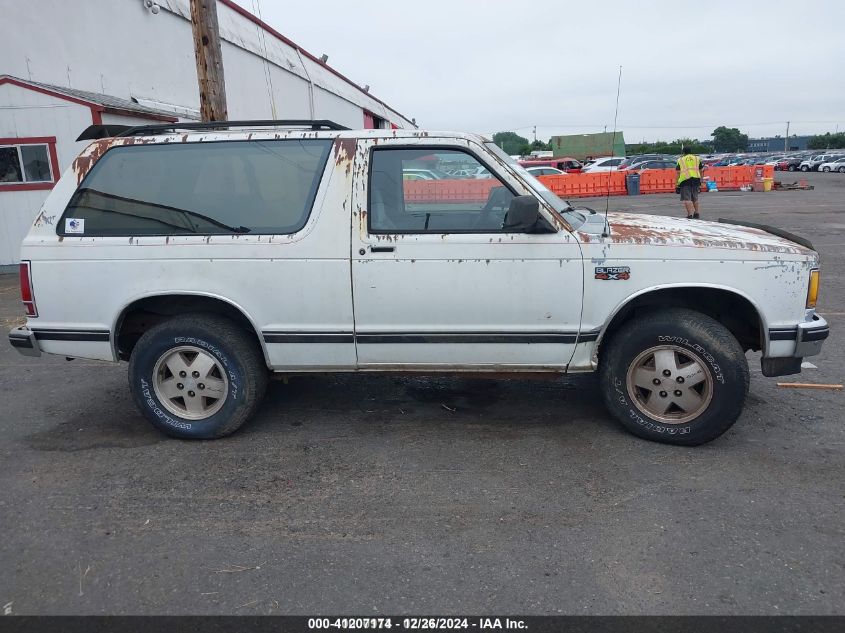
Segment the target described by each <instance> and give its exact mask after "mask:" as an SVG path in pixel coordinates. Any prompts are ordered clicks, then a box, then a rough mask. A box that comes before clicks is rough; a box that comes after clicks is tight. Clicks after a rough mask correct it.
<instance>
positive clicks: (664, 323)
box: [599, 308, 749, 446]
mask: <svg viewBox="0 0 845 633" xmlns="http://www.w3.org/2000/svg"><path fill="white" fill-rule="evenodd" d="M599 371H600V377H601V383H602V390H603V392H604V398H605V403H606V405H607V407H608V409H609V410H610V411H611V413H613V414H614V416H615V417H616V418H617V419H618V420H619V421H620V422H621V423H622V425H623V426H624V427H625V428H626V429H628V430H629V431H630V432H631V433H633V434H634V435H638V436H640V437H643V438H646V439H649V440H654V441H657V442H664V443H667V444H680V445H685V446H696V445H698V444H704V443H705V442H709V441H711V440H714V439H716V438H717V437H719V436H720V435H722V434H723V433H724V432H725V431H727V430H728V429H729V428H730V427H731V426H732V425H733V424H734V422H736V420H737V418H738V417H739V414H740V413H741V412H742V406H743V403H744V401H745V395H746V393H747V391H748V385H749V371H748V362H747V361H746V359H745V354H744V353H743V351H742V348H741V347H740V345H739V343H738V342H737V340H736V338H734V336H733V335H732V334H731V333H730V332H729V331H728V330H727V329H726V328H725V327H724V326H723V325H722V324H720V323H719V322H717V321H715V320H714V319H712V318H710V317H708V316H706V315H704V314H701V313H699V312H695V311H692V310H687V309H680V308H675V309H667V310H663V311H661V312H652V313H649V314H648V315H644V316H640V317H637V318H635V319H633V320H631V321H629V322H627V323H626V324H624V325H623V327H622V328H621V329H620V330H618V331H617V332H615V333H614V334H613V335H612V337H611V338H610V340H608V341H607V342H606V343H605V344H604V349H603V350H602V352H601V362H600V367H599Z"/></svg>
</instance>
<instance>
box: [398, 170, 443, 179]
mask: <svg viewBox="0 0 845 633" xmlns="http://www.w3.org/2000/svg"><path fill="white" fill-rule="evenodd" d="M448 177H449V176H448V174H445V173H442V172H438V171H435V170H433V169H419V168H416V167H408V168H405V169H403V170H402V178H403V179H405V180H443V179H444V178H448Z"/></svg>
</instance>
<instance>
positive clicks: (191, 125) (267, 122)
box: [117, 119, 349, 136]
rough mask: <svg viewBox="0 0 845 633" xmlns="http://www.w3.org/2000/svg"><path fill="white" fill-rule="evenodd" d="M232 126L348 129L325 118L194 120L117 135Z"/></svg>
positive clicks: (146, 127)
mask: <svg viewBox="0 0 845 633" xmlns="http://www.w3.org/2000/svg"><path fill="white" fill-rule="evenodd" d="M233 127H298V128H310V129H311V130H313V131H315V132H316V131H317V130H348V129H349V128H348V127H345V126H343V125H340V124H339V123H335V122H334V121H328V120H326V119H319V120H311V119H257V120H255V121H207V122H203V123H197V122H195V121H187V122H176V123H156V124H153V125H137V126H135V127H130V128H127V129H125V130H123V131H122V132H120V133H119V134H118V135H117V136H139V135H143V134H158V133H161V132H167V131H170V130H173V131H174V132H175V131H176V130H224V129H228V128H233Z"/></svg>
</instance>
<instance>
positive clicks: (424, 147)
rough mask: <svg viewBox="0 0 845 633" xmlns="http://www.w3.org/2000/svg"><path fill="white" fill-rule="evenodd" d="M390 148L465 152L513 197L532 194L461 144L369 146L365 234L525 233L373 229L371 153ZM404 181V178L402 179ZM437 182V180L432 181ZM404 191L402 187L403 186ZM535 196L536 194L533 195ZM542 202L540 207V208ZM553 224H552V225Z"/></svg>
mask: <svg viewBox="0 0 845 633" xmlns="http://www.w3.org/2000/svg"><path fill="white" fill-rule="evenodd" d="M391 150H426V151H431V152H432V153H437V151H442V150H449V151H458V152H461V153H463V154H467V155H469V156H471V157H472V158H474V159H475V160H476V161H478V163H479V165H481V166H482V167H484V168H485V169H487V171H489V172H490V174H491V175H492V176H493V177H494V178H495V179H496V180H498V181H499V183H501V185H502V186H504V187H507V189H508V191H510V192H511V194H513V196H514V197H517V196H519V195H534V194H533V193H531V194H520V193H519V192H517V191H516V189H514V188H513V186H511V184H510V183H509V182H507V180H505V179H503V178H502V177H501V176H500V175H499V171H498V170H497V169H494V168H493V167H491V166H490V164H489V163H488V162H486V161H484V160H483V159H482V158H481V157H480V156H479V155H478V153H477V152H475V151H473V150H472V149H471V148H469V147H466V146H463V145H452V144H443V145H440V144H436V145H434V144H417V143H403V144H396V145H394V144H392V143H391V144H390V145H374V146H372V147H370V149H369V152H368V156H367V211H368V213H367V234H368V235H508V234H514V233H515V234H518V235H523V234H525V235H527V233H525V232H524V231H508V230H505V229H492V230H491V229H486V230H480V229H451V230H448V231H444V230H442V229H432V230H418V229H412V230H393V229H384V230H374V229H373V226H372V218H373V214H372V213H369V211H370V209H371V208H372V195H373V154H374V153H375V152H377V151H391ZM461 180H472V179H471V178H464V179H461ZM402 182H403V183H404V180H403V181H402ZM434 182H439V181H434ZM403 192H404V187H403ZM534 197H535V198H536V197H537V196H534ZM537 201H538V202H541V200H540V199H539V198H537ZM542 206H543V205H542V204H540V207H541V208H542ZM552 226H554V225H552Z"/></svg>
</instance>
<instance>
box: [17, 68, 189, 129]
mask: <svg viewBox="0 0 845 633" xmlns="http://www.w3.org/2000/svg"><path fill="white" fill-rule="evenodd" d="M3 84H11V85H13V86H17V87H18V88H24V89H26V90H32V91H33V92H40V93H41V94H45V95H48V96H50V97H55V98H56V99H64V100H65V101H70V102H71V103H76V104H78V105H82V106H85V107H87V108H90V109H91V120H92V121H93V123H94V124H95V125H100V124H102V122H103V119H102V113H103V112H108V113H111V114H121V115H124V116H131V117H136V118H139V119H150V120H152V121H164V122H166V123H176V121H178V120H179V119H178V118H177V117H174V116H168V115H166V114H152V113H145V112H136V111H134V110H123V109H121V108H115V107H112V106H104V105H101V104H99V103H94V102H92V101H87V100H85V99H80V98H78V97H71V96H69V95H66V94H64V93H63V92H58V91H56V90H50V89H49V88H42V87H41V86H35V85H33V84H30V83H27V82H26V81H22V80H20V79H15V78H14V77H0V86H2V85H3Z"/></svg>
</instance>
